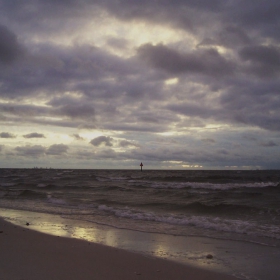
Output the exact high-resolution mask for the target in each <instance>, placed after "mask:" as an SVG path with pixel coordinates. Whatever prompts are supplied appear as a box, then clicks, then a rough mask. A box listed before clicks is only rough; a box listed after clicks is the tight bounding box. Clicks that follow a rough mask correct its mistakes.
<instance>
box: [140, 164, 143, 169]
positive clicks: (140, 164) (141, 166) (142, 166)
mask: <svg viewBox="0 0 280 280" xmlns="http://www.w3.org/2000/svg"><path fill="white" fill-rule="evenodd" d="M140 166H141V171H142V167H143V163H142V162H141V163H140Z"/></svg>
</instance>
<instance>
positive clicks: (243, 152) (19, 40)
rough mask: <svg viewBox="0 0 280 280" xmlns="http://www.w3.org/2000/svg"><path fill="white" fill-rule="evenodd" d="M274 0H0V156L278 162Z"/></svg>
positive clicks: (196, 164)
mask: <svg viewBox="0 0 280 280" xmlns="http://www.w3.org/2000/svg"><path fill="white" fill-rule="evenodd" d="M279 14H280V1H279V0H266V1H265V0H254V1H244V0H211V1H209V0H149V1H147V0H141V1H138V0H48V1H45V0H25V1H19V0H0V167H34V166H38V167H53V168H57V167H59V168H133V169H134V168H135V169H138V168H139V164H140V162H141V161H142V162H143V164H144V168H149V169H257V168H280V149H279V145H280V110H279V108H280V31H279V30H280V17H279Z"/></svg>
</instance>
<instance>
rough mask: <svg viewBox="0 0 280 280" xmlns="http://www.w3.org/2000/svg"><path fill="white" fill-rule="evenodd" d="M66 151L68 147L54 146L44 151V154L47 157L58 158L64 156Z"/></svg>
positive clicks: (62, 145)
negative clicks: (53, 156)
mask: <svg viewBox="0 0 280 280" xmlns="http://www.w3.org/2000/svg"><path fill="white" fill-rule="evenodd" d="M68 149H69V147H68V146H67V145H64V144H54V145H51V146H50V147H49V148H48V149H47V150H46V154H47V155H55V156H59V155H63V154H66V153H67V151H68Z"/></svg>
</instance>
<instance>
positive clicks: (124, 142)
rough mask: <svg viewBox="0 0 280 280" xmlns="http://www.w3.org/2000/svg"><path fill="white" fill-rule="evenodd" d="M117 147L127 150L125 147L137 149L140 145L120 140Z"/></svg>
mask: <svg viewBox="0 0 280 280" xmlns="http://www.w3.org/2000/svg"><path fill="white" fill-rule="evenodd" d="M119 146H121V147H123V148H127V147H137V148H139V147H140V145H139V144H136V143H134V142H131V141H127V140H121V141H119Z"/></svg>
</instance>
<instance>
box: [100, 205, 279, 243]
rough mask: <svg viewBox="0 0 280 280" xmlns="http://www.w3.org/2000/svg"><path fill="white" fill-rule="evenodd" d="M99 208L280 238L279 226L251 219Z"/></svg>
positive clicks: (128, 215) (123, 214)
mask: <svg viewBox="0 0 280 280" xmlns="http://www.w3.org/2000/svg"><path fill="white" fill-rule="evenodd" d="M98 209H99V210H102V211H105V212H109V213H111V214H113V215H115V216H117V217H121V218H127V219H132V220H142V221H150V222H160V223H166V224H172V225H178V226H194V227H198V228H204V229H210V230H215V231H219V232H220V231H223V232H229V233H239V234H247V235H253V236H263V237H271V238H276V239H280V227H277V226H271V225H266V224H262V225H259V224H257V223H255V222H251V221H242V220H230V219H222V218H218V217H209V216H208V217H207V216H185V215H173V214H168V215H159V214H156V213H152V212H140V211H135V210H131V209H129V208H127V207H126V208H124V209H116V208H113V207H109V206H106V205H99V206H98Z"/></svg>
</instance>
